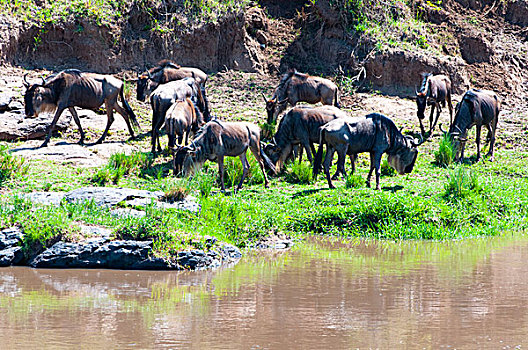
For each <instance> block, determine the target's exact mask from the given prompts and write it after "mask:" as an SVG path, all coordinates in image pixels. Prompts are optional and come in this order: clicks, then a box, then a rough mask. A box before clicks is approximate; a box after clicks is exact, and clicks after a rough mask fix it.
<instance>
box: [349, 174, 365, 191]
mask: <svg viewBox="0 0 528 350" xmlns="http://www.w3.org/2000/svg"><path fill="white" fill-rule="evenodd" d="M363 186H365V180H363V178H362V177H361V176H359V175H353V174H349V175H348V176H347V178H346V181H345V187H346V188H361V187H363Z"/></svg>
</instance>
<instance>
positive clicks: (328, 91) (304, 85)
mask: <svg viewBox="0 0 528 350" xmlns="http://www.w3.org/2000/svg"><path fill="white" fill-rule="evenodd" d="M338 95H339V91H338V89H337V85H336V84H334V83H333V82H332V81H330V80H328V79H325V78H321V77H313V76H310V75H308V74H303V73H299V72H297V71H296V70H290V71H288V73H286V74H284V76H283V77H282V79H281V80H280V83H279V86H277V88H276V89H275V92H274V93H273V96H272V97H271V99H269V100H268V99H267V98H266V96H264V95H262V96H263V97H264V101H265V102H266V111H267V113H268V123H269V124H272V123H274V122H275V120H276V119H277V116H278V115H279V114H280V113H282V111H284V110H285V109H286V106H287V105H288V103H290V105H292V106H295V105H296V104H297V102H308V103H317V102H321V103H322V104H324V105H334V106H336V107H340V106H339V101H338V99H339V96H338Z"/></svg>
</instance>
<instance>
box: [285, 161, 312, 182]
mask: <svg viewBox="0 0 528 350" xmlns="http://www.w3.org/2000/svg"><path fill="white" fill-rule="evenodd" d="M285 180H286V181H288V182H290V183H295V184H303V185H307V184H311V183H313V182H314V178H313V169H312V166H311V165H310V163H306V162H299V161H294V162H292V163H290V164H289V165H288V167H287V170H286V175H285Z"/></svg>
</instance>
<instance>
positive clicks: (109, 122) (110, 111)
mask: <svg viewBox="0 0 528 350" xmlns="http://www.w3.org/2000/svg"><path fill="white" fill-rule="evenodd" d="M105 107H106V116H107V117H108V119H107V121H106V128H105V130H104V131H103V135H101V137H100V138H99V140H97V141H96V142H95V143H96V144H99V143H102V142H103V141H104V139H105V138H106V134H108V130H109V129H110V126H111V125H112V123H113V122H114V109H113V108H112V107H113V105H111V104H109V103H108V102H107V103H106V105H105Z"/></svg>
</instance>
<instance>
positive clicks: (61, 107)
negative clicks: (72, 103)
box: [40, 105, 65, 147]
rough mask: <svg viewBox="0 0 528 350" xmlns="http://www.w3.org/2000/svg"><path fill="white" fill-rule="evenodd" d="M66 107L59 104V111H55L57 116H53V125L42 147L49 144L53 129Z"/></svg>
mask: <svg viewBox="0 0 528 350" xmlns="http://www.w3.org/2000/svg"><path fill="white" fill-rule="evenodd" d="M64 109H65V107H64V106H61V105H59V106H57V111H56V112H55V116H54V117H53V121H52V122H51V125H50V126H49V129H48V134H47V135H46V139H45V140H44V142H43V143H42V145H40V147H46V146H47V145H48V142H49V140H50V138H51V133H52V132H53V129H55V125H57V121H58V120H59V117H60V115H61V114H62V112H63V111H64Z"/></svg>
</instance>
